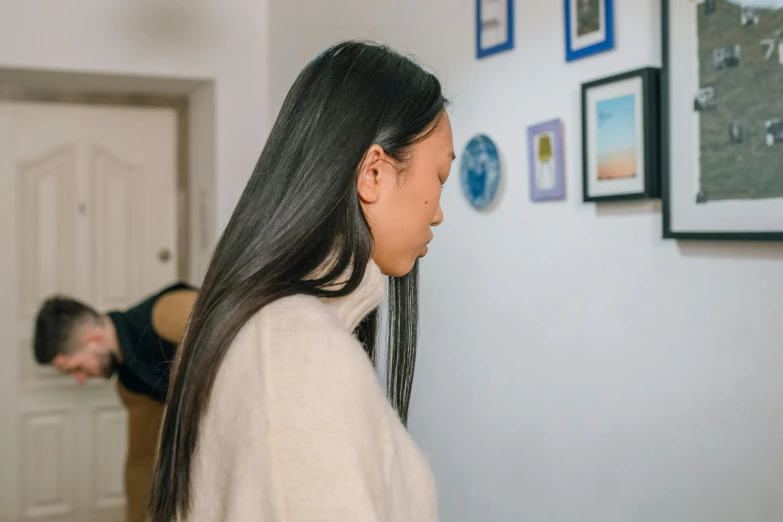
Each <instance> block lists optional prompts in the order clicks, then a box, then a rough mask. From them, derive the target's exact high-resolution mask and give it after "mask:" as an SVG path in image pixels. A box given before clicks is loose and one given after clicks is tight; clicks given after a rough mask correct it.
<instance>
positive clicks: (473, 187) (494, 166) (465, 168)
mask: <svg viewBox="0 0 783 522" xmlns="http://www.w3.org/2000/svg"><path fill="white" fill-rule="evenodd" d="M460 185H461V186H462V193H463V194H464V195H465V199H467V200H468V203H470V204H471V205H472V206H473V207H474V208H476V209H477V210H484V209H486V208H487V207H489V206H491V205H492V203H493V202H494V201H495V198H496V197H497V195H498V186H499V185H500V158H499V156H498V150H497V147H495V143H494V142H493V141H492V140H491V139H490V138H489V137H488V136H486V135H484V134H479V135H478V136H475V137H473V139H471V140H470V141H469V142H468V144H467V145H466V146H465V150H464V151H463V152H462V159H461V165H460Z"/></svg>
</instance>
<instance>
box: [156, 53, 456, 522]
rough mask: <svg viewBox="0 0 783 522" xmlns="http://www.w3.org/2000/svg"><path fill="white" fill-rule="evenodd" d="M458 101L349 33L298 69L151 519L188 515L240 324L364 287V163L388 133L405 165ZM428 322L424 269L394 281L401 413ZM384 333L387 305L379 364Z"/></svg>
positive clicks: (217, 273)
mask: <svg viewBox="0 0 783 522" xmlns="http://www.w3.org/2000/svg"><path fill="white" fill-rule="evenodd" d="M237 103H241V100H237ZM446 105H447V102H446V99H445V98H444V96H443V92H442V88H441V84H440V82H439V81H438V80H437V78H436V77H435V76H433V75H432V74H430V73H428V72H426V71H424V70H423V69H422V68H421V67H419V66H418V65H416V64H415V63H414V62H413V61H412V60H411V59H409V58H407V57H405V56H402V55H400V54H398V53H396V52H395V51H393V50H391V49H389V48H387V47H384V46H379V45H374V44H368V43H362V42H344V43H340V44H338V45H335V46H334V47H331V48H329V49H328V50H326V51H325V52H323V53H322V54H321V55H319V56H318V57H317V58H315V59H314V60H313V61H312V62H310V63H309V64H308V65H307V66H306V67H305V69H304V70H303V71H302V72H301V73H300V75H299V77H298V78H297V79H296V81H295V83H294V85H293V87H292V88H291V90H290V91H289V93H288V96H287V97H286V99H285V102H284V103H283V106H282V108H281V110H280V113H279V115H278V118H277V120H276V122H275V124H274V126H273V128H272V131H271V133H270V136H269V139H268V140H267V143H266V146H265V147H264V150H263V152H262V153H261V157H260V158H259V160H258V163H257V164H256V167H255V169H254V171H253V174H252V176H251V177H250V180H249V181H248V183H247V186H246V187H245V190H244V192H243V193H242V196H241V197H240V199H239V202H238V204H237V206H236V209H235V210H234V213H233V215H232V216H231V219H230V221H229V222H228V225H227V226H226V229H225V231H224V232H223V234H222V236H221V238H220V240H219V242H218V244H217V247H216V248H215V251H214V253H213V256H212V260H211V262H210V265H209V269H208V271H207V274H206V276H205V280H204V283H203V285H202V287H201V291H200V292H199V296H198V299H197V302H196V304H195V307H194V309H193V312H192V314H191V317H190V321H189V324H188V327H187V331H186V334H185V338H184V340H183V343H182V345H181V346H180V349H179V351H178V354H177V357H176V360H175V362H174V367H173V368H172V377H171V386H170V389H169V392H168V399H167V402H168V405H167V410H166V414H165V417H164V422H163V428H162V432H161V440H160V449H159V453H158V459H157V467H156V470H155V478H154V484H153V491H152V497H151V501H150V515H151V517H152V521H153V522H172V521H174V520H176V519H177V518H178V517H187V514H188V512H189V509H190V503H191V489H190V487H191V471H192V466H191V462H192V457H193V455H194V451H195V449H196V446H197V444H198V437H199V424H200V421H201V418H202V416H203V414H204V411H205V409H206V407H207V404H208V402H209V398H210V394H211V390H212V387H213V384H214V382H215V377H216V375H217V372H218V368H219V367H220V364H221V362H222V361H223V359H224V357H225V355H226V352H227V351H228V350H229V348H230V346H231V343H232V341H233V339H234V337H235V336H236V335H237V333H238V331H239V330H240V328H241V327H242V326H243V325H244V324H245V323H246V322H247V321H248V320H249V319H250V318H251V317H252V316H253V315H254V314H256V313H257V312H258V311H259V310H260V309H261V308H262V307H264V306H266V305H268V304H269V303H272V302H273V301H275V300H277V299H280V298H283V297H286V296H290V295H294V294H308V295H314V296H319V297H338V296H343V295H347V294H349V293H351V292H353V291H354V290H355V289H356V288H357V286H358V285H359V283H360V282H361V281H362V279H363V277H364V273H365V269H366V267H367V264H368V263H369V261H370V257H371V254H372V251H373V241H372V235H371V233H370V228H369V226H368V224H367V221H366V219H365V216H364V213H363V211H362V207H361V204H360V202H359V197H358V193H357V171H358V167H359V164H360V162H361V160H362V158H363V157H364V154H365V153H366V151H367V150H368V149H369V148H370V146H371V145H373V144H377V145H379V146H381V147H382V148H383V150H384V151H385V152H386V153H387V154H389V155H390V156H391V157H393V158H394V159H395V160H397V161H398V162H399V164H400V166H401V168H404V165H405V162H406V161H407V160H408V159H409V155H410V151H411V148H412V147H413V145H415V144H416V143H419V142H420V141H422V140H423V139H425V138H426V137H428V136H429V135H430V134H431V133H432V132H433V131H434V129H435V127H436V126H437V123H438V122H439V121H440V118H441V116H442V114H443V112H444V110H445V109H446ZM324 267H327V268H328V270H326V271H325V272H323V268H324ZM349 269H351V275H350V278H349V279H348V280H347V282H345V281H344V280H341V279H340V277H341V276H343V275H344V274H345V272H346V271H348V270H349ZM316 270H318V272H316ZM314 273H319V277H317V278H315V279H314V278H313V277H312V276H313V274H314ZM320 274H322V275H320ZM335 283H338V284H335ZM417 324H418V266H416V267H415V268H414V270H413V271H412V272H411V273H410V274H408V275H406V276H405V277H401V278H391V280H390V290H389V332H388V360H387V387H388V390H387V391H388V396H389V400H390V402H391V404H392V405H393V406H394V408H395V409H396V411H397V412H398V414H399V416H400V418H401V419H402V421H403V423H407V417H408V404H409V401H410V394H411V383H412V380H413V370H414V363H415V358H416V341H417ZM377 330H378V312H377V310H376V311H375V312H373V313H371V314H370V315H369V316H368V317H366V318H365V319H364V320H363V321H362V323H361V324H360V326H359V328H358V329H357V332H356V333H357V336H358V338H359V339H360V340H361V342H362V343H363V344H364V346H365V349H366V350H367V353H368V354H369V356H370V357H371V358H372V359H373V362H375V353H376V350H375V340H376V337H377V334H378V332H377Z"/></svg>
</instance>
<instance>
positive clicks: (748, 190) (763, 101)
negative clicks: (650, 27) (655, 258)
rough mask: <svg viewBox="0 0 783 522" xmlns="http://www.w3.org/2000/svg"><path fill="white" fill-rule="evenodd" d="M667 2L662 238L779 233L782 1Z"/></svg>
mask: <svg viewBox="0 0 783 522" xmlns="http://www.w3.org/2000/svg"><path fill="white" fill-rule="evenodd" d="M662 7H663V13H662V15H663V16H662V23H663V69H662V71H661V117H662V121H661V125H662V130H663V133H662V135H663V136H664V137H665V138H664V139H663V141H662V143H661V149H662V193H661V197H662V199H663V230H664V237H666V238H673V239H713V240H716V239H717V240H783V97H781V96H780V92H781V91H780V86H781V85H783V35H781V28H783V9H781V7H783V3H781V2H779V1H775V2H762V1H755V2H749V1H744V2H739V1H736V0H700V1H696V2H682V1H677V2H673V1H671V0H662Z"/></svg>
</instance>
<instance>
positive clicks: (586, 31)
mask: <svg viewBox="0 0 783 522" xmlns="http://www.w3.org/2000/svg"><path fill="white" fill-rule="evenodd" d="M565 29H566V31H565V33H566V61H568V62H570V61H573V60H578V59H580V58H585V57H587V56H590V55H593V54H596V53H601V52H604V51H609V50H610V49H614V8H613V5H612V0H565Z"/></svg>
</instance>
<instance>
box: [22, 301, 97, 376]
mask: <svg viewBox="0 0 783 522" xmlns="http://www.w3.org/2000/svg"><path fill="white" fill-rule="evenodd" d="M100 318H101V316H100V315H99V314H98V312H96V311H95V310H94V309H92V308H90V307H89V306H87V305H86V304H84V303H82V302H79V301H77V300H75V299H71V298H69V297H63V296H55V297H52V298H50V299H47V300H46V301H45V302H44V304H43V305H42V306H41V308H40V310H39V311H38V317H37V318H36V320H35V340H34V342H33V351H34V352H35V359H36V360H37V361H38V362H39V363H40V364H49V363H51V362H52V360H53V359H54V358H55V357H56V356H57V355H58V354H64V353H68V348H69V341H70V339H71V334H73V331H74V329H75V328H76V327H77V326H79V325H81V324H82V323H84V321H86V320H95V321H98V320H100Z"/></svg>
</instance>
